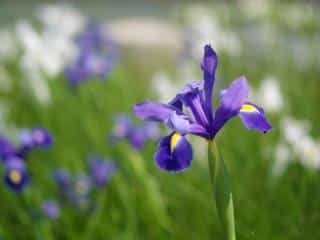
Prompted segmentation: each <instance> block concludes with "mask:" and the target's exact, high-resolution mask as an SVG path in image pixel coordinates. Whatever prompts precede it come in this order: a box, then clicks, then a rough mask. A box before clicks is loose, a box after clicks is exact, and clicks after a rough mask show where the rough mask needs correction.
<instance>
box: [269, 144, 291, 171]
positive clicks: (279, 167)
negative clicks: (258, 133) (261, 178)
mask: <svg viewBox="0 0 320 240" xmlns="http://www.w3.org/2000/svg"><path fill="white" fill-rule="evenodd" d="M291 156H292V155H291V149H290V147H289V146H288V145H287V144H285V143H283V142H281V143H278V144H277V146H276V147H275V162H274V165H273V168H272V174H273V175H274V176H279V175H281V174H282V173H283V172H284V170H285V169H286V168H287V165H288V164H289V162H290V158H291Z"/></svg>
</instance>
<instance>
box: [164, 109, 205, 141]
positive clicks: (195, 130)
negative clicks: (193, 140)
mask: <svg viewBox="0 0 320 240" xmlns="http://www.w3.org/2000/svg"><path fill="white" fill-rule="evenodd" d="M166 124H167V125H168V127H169V128H171V129H172V130H173V131H177V132H179V133H181V134H182V135H185V134H195V135H198V136H202V137H205V138H207V137H208V136H209V135H208V133H207V131H206V129H205V128H204V127H203V126H201V125H199V124H197V123H193V122H192V121H191V120H190V119H189V117H188V116H186V115H184V114H178V113H177V112H173V113H172V114H171V115H170V117H169V118H168V120H167V121H166Z"/></svg>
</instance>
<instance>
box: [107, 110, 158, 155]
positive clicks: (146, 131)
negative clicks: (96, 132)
mask: <svg viewBox="0 0 320 240" xmlns="http://www.w3.org/2000/svg"><path fill="white" fill-rule="evenodd" d="M159 136H160V131H159V127H158V124H156V123H152V122H149V123H145V124H142V125H140V126H136V125H135V124H133V122H132V120H131V118H130V117H129V116H128V115H125V114H120V115H118V116H116V117H115V118H114V129H113V132H112V134H111V141H112V142H113V143H115V142H117V141H118V140H121V139H127V140H128V141H129V142H130V144H131V145H132V147H134V148H135V149H141V148H143V147H144V145H145V143H146V141H147V140H154V141H156V140H158V139H159Z"/></svg>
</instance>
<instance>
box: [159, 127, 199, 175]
mask: <svg viewBox="0 0 320 240" xmlns="http://www.w3.org/2000/svg"><path fill="white" fill-rule="evenodd" d="M192 158H193V152H192V147H191V144H190V143H189V142H188V141H187V139H186V138H185V137H184V136H182V135H180V134H179V133H176V132H173V133H171V134H170V135H169V136H166V137H164V138H163V139H162V140H161V141H160V143H159V146H158V151H157V152H156V153H155V156H154V159H155V161H156V164H157V166H158V167H159V168H160V169H162V170H165V171H168V172H180V171H183V170H185V169H187V168H188V167H189V166H190V164H191V161H192Z"/></svg>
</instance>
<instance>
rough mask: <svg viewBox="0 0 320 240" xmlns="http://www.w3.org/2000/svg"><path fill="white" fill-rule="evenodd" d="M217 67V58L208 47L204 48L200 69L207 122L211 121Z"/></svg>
mask: <svg viewBox="0 0 320 240" xmlns="http://www.w3.org/2000/svg"><path fill="white" fill-rule="evenodd" d="M217 66H218V57H217V54H216V53H215V51H214V50H213V49H212V47H211V46H210V45H206V46H205V47H204V56H203V60H202V63H201V69H202V71H203V79H204V96H205V97H204V98H205V108H206V113H207V116H208V118H209V121H212V115H213V114H212V112H213V106H212V97H213V87H214V80H215V72H216V69H217Z"/></svg>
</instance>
